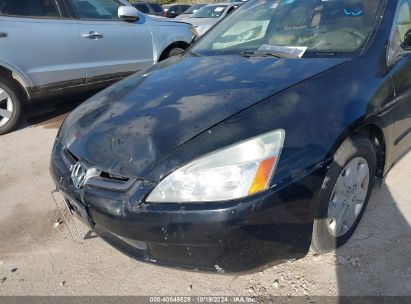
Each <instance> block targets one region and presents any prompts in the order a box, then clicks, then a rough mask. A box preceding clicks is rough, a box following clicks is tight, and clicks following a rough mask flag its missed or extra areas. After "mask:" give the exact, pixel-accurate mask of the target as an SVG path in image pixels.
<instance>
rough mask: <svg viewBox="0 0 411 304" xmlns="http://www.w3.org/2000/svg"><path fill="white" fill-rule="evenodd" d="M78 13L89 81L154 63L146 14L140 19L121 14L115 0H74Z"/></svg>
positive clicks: (95, 80) (78, 23) (130, 71)
mask: <svg viewBox="0 0 411 304" xmlns="http://www.w3.org/2000/svg"><path fill="white" fill-rule="evenodd" d="M71 3H72V5H73V8H74V10H75V12H76V13H77V16H78V18H79V19H78V21H77V26H78V35H79V37H80V39H81V42H82V44H83V47H84V61H85V66H86V74H87V82H88V83H92V82H99V81H102V80H108V79H110V78H116V77H119V78H120V77H124V76H125V75H127V74H130V73H133V72H136V71H138V70H141V69H142V68H144V67H147V66H150V65H152V64H153V63H154V56H153V46H152V39H151V31H150V28H149V26H148V25H147V24H146V23H145V22H144V21H145V20H143V19H144V16H143V15H142V18H141V19H140V20H139V21H137V22H126V21H122V20H120V19H119V18H118V14H117V10H118V7H119V6H120V5H121V4H120V3H119V2H117V1H116V0H71Z"/></svg>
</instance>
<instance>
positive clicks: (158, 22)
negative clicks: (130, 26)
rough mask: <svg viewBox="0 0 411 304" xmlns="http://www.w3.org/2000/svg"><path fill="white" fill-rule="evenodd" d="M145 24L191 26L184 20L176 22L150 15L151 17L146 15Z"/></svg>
mask: <svg viewBox="0 0 411 304" xmlns="http://www.w3.org/2000/svg"><path fill="white" fill-rule="evenodd" d="M146 22H147V23H149V24H150V25H165V26H170V25H179V24H188V25H191V24H190V23H188V22H186V21H185V20H176V19H172V18H166V17H162V16H154V15H151V16H148V15H146Z"/></svg>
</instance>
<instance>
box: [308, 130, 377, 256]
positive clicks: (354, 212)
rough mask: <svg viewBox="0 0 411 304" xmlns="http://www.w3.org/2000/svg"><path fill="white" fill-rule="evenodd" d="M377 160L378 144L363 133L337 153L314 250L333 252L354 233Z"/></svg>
mask: <svg viewBox="0 0 411 304" xmlns="http://www.w3.org/2000/svg"><path fill="white" fill-rule="evenodd" d="M376 163H377V158H376V153H375V149H374V146H373V144H372V143H371V141H370V139H368V138H367V137H366V136H363V135H354V136H352V137H351V138H348V139H347V140H345V141H344V143H343V144H342V145H341V147H340V148H339V149H338V151H337V152H336V153H335V155H334V160H333V162H332V164H331V166H330V168H329V170H328V172H327V175H326V178H325V180H324V183H323V186H322V190H321V193H320V196H319V200H318V202H317V204H316V206H315V213H314V214H315V219H314V227H313V235H312V242H311V248H312V249H313V251H314V252H317V253H323V252H330V251H333V250H335V249H336V248H338V247H340V246H342V245H343V244H345V243H346V242H347V241H348V240H349V238H350V237H351V236H352V234H353V233H354V231H355V229H356V228H357V226H358V223H359V222H360V220H361V218H362V216H363V214H364V211H365V208H366V206H367V204H368V201H369V199H370V195H371V192H372V188H373V186H374V177H375V173H376ZM367 168H368V175H367V174H366V172H367ZM352 181H353V182H352ZM357 195H358V196H357ZM361 202H362V203H361Z"/></svg>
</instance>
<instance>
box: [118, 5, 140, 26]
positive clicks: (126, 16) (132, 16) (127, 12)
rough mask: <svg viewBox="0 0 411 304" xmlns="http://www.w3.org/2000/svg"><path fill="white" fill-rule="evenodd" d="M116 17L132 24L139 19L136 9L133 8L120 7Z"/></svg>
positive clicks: (128, 6)
mask: <svg viewBox="0 0 411 304" xmlns="http://www.w3.org/2000/svg"><path fill="white" fill-rule="evenodd" d="M118 17H119V18H120V19H121V20H124V21H127V22H134V21H137V20H138V19H140V16H139V12H138V9H136V8H135V7H133V6H130V5H127V6H120V7H119V8H118Z"/></svg>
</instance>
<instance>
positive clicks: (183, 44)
mask: <svg viewBox="0 0 411 304" xmlns="http://www.w3.org/2000/svg"><path fill="white" fill-rule="evenodd" d="M176 47H178V48H182V49H184V50H186V49H187V48H189V47H190V44H189V43H187V42H185V41H175V42H173V43H171V44H170V45H168V46H167V47H166V48H165V49H164V50H163V51H162V52H161V53H160V56H159V57H158V59H157V62H160V61H162V60H164V59H166V58H165V56H166V55H167V53H168V52H169V51H170V50H171V49H173V48H176Z"/></svg>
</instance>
